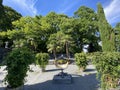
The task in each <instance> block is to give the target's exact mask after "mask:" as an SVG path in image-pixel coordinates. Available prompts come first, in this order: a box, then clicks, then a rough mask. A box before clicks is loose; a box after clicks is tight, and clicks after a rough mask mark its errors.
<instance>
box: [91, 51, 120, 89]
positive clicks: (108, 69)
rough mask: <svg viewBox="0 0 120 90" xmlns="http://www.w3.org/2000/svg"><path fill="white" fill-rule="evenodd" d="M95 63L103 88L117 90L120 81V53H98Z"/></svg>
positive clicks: (95, 55)
mask: <svg viewBox="0 0 120 90" xmlns="http://www.w3.org/2000/svg"><path fill="white" fill-rule="evenodd" d="M93 63H94V64H95V66H96V69H97V71H98V74H97V76H98V77H99V79H100V81H101V88H102V89H103V90H108V89H111V88H116V87H117V86H118V81H119V79H120V53H119V52H98V53H95V54H94V57H93Z"/></svg>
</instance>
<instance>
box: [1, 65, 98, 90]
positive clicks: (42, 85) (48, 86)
mask: <svg viewBox="0 0 120 90" xmlns="http://www.w3.org/2000/svg"><path fill="white" fill-rule="evenodd" d="M4 68H5V67H1V69H0V90H4V87H5V86H6V85H4V83H3V82H2V80H3V79H4V77H5V75H6V73H7V72H6V71H5V70H4ZM30 68H31V72H28V76H27V77H26V82H25V85H24V90H97V89H98V84H99V83H98V81H97V80H96V70H95V68H94V66H93V65H88V66H87V68H86V70H85V72H82V73H81V72H80V71H79V70H78V67H77V66H76V65H69V66H68V68H67V69H65V70H64V72H66V73H68V74H71V75H72V83H71V84H55V83H53V81H52V80H53V77H54V75H56V74H58V73H59V72H60V69H58V68H56V67H55V65H48V66H47V67H46V72H43V73H42V72H41V69H40V68H39V66H34V65H31V66H30Z"/></svg>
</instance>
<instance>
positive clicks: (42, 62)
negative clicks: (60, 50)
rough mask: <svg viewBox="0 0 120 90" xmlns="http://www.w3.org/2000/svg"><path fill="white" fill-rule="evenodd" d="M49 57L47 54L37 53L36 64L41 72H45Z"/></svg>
mask: <svg viewBox="0 0 120 90" xmlns="http://www.w3.org/2000/svg"><path fill="white" fill-rule="evenodd" d="M48 60H49V55H48V53H37V54H36V64H38V65H39V66H40V68H41V69H42V72H45V68H46V65H47V64H48Z"/></svg>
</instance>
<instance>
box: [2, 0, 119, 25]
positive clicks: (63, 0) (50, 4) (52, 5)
mask: <svg viewBox="0 0 120 90" xmlns="http://www.w3.org/2000/svg"><path fill="white" fill-rule="evenodd" d="M98 2H100V3H101V4H102V5H103V8H104V11H105V15H106V18H107V20H108V22H109V23H110V24H111V25H113V26H114V25H115V24H116V23H117V22H120V8H119V5H120V1H119V0H3V4H4V5H7V6H10V7H12V8H13V9H15V10H16V11H17V12H19V13H21V14H22V15H23V16H35V15H46V14H48V13H49V12H51V11H54V12H56V13H63V14H66V15H68V16H73V14H74V12H75V11H76V10H77V9H78V8H79V7H80V6H82V5H85V6H87V7H90V8H92V9H94V10H95V11H97V3H98Z"/></svg>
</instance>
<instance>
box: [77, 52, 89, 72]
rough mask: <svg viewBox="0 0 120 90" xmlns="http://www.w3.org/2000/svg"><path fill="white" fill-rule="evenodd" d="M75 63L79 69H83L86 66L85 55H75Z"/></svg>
mask: <svg viewBox="0 0 120 90" xmlns="http://www.w3.org/2000/svg"><path fill="white" fill-rule="evenodd" d="M75 62H76V65H77V66H78V67H79V69H81V68H82V69H83V70H84V69H85V68H86V66H87V65H88V62H87V58H86V54H85V53H76V54H75Z"/></svg>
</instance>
